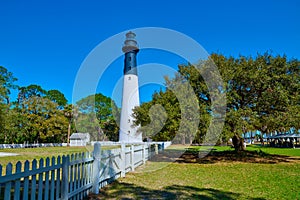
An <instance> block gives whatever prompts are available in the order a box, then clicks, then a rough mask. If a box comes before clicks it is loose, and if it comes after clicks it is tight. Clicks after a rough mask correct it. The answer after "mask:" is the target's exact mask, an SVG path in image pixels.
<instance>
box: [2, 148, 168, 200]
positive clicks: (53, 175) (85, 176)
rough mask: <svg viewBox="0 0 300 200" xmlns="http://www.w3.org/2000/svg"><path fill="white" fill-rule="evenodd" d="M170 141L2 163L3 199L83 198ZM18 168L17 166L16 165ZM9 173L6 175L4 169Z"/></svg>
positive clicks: (141, 162) (134, 166)
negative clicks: (13, 163)
mask: <svg viewBox="0 0 300 200" xmlns="http://www.w3.org/2000/svg"><path fill="white" fill-rule="evenodd" d="M165 145H166V146H168V145H169V143H166V144H165V143H164V142H160V143H155V144H151V143H144V144H124V143H122V144H121V145H120V147H119V148H113V149H110V150H101V144H100V143H95V144H94V151H93V153H92V154H90V153H77V154H72V155H67V156H62V157H60V156H58V157H52V158H46V159H40V160H39V162H38V161H37V160H33V161H31V163H30V162H29V161H26V162H25V163H24V164H22V163H21V162H18V163H17V164H16V165H15V166H13V165H12V164H11V163H9V164H7V165H6V167H5V169H4V168H3V167H2V166H1V165H0V200H1V199H5V200H8V199H15V200H19V199H25V200H27V199H31V200H36V199H37V200H41V199H45V200H48V199H51V200H54V199H64V200H65V199H83V198H84V197H86V196H88V194H89V193H91V192H92V193H95V194H98V192H99V189H100V188H102V187H103V186H105V185H107V184H109V183H110V182H112V181H114V180H115V179H117V178H119V177H124V176H125V174H126V173H127V172H130V171H134V170H135V168H136V167H138V166H140V165H142V164H144V163H145V162H146V161H147V160H148V159H149V158H150V157H151V156H152V155H154V154H155V153H157V152H159V151H163V150H164V147H165ZM13 168H14V169H13ZM3 170H4V171H5V175H4V176H2V171H3Z"/></svg>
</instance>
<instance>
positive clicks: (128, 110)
mask: <svg viewBox="0 0 300 200" xmlns="http://www.w3.org/2000/svg"><path fill="white" fill-rule="evenodd" d="M136 106H140V98H139V88H138V76H137V75H134V74H126V75H124V80H123V97H122V108H121V119H120V133H119V141H120V142H142V133H138V132H137V130H138V127H133V120H134V118H133V116H132V114H133V109H134V108H135V107H136Z"/></svg>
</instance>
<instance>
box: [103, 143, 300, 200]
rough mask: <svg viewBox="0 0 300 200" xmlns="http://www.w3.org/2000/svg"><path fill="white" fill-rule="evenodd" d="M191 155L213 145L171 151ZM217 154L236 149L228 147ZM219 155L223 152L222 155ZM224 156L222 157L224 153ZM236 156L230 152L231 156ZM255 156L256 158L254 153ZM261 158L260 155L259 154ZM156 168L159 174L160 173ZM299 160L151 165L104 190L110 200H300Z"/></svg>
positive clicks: (269, 150)
mask: <svg viewBox="0 0 300 200" xmlns="http://www.w3.org/2000/svg"><path fill="white" fill-rule="evenodd" d="M184 149H188V151H189V152H194V151H204V150H209V149H211V147H204V148H203V147H198V146H195V147H187V146H183V145H176V146H175V145H172V146H171V147H170V148H168V150H171V151H175V150H184ZM247 150H250V152H251V151H253V152H254V153H255V152H256V151H259V150H261V151H263V152H265V153H267V154H280V155H283V156H300V155H299V151H300V149H276V148H267V147H262V148H260V147H259V146H249V147H247ZM213 151H214V152H220V153H224V152H225V153H226V152H231V151H233V149H232V148H230V147H227V146H225V147H224V146H222V147H218V146H217V147H213ZM218 155H219V154H218ZM220 155H222V154H220ZM230 155H231V154H230ZM254 155H256V154H254ZM258 155H259V154H258ZM155 169H157V170H155ZM299 173H300V157H297V159H296V160H295V162H292V161H281V160H280V161H279V162H278V163H276V164H266V163H259V162H257V163H253V162H247V160H244V161H243V162H222V161H217V162H214V163H207V164H202V163H184V162H183V163H178V162H169V163H167V164H166V163H165V162H155V161H150V162H147V164H146V165H144V166H142V167H140V168H138V169H137V170H136V172H133V173H129V174H127V175H126V177H125V178H122V179H118V180H117V181H116V182H115V183H113V184H112V185H109V186H107V187H105V188H103V189H102V190H101V194H100V195H99V197H100V198H105V199H122V198H129V199H299V198H300V195H299V188H300V182H299Z"/></svg>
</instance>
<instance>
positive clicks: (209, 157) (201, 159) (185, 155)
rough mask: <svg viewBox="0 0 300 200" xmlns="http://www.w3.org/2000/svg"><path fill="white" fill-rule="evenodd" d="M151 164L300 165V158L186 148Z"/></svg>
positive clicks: (174, 151)
mask: <svg viewBox="0 0 300 200" xmlns="http://www.w3.org/2000/svg"><path fill="white" fill-rule="evenodd" d="M150 161H153V162H177V163H200V164H214V163H219V162H245V163H260V164H276V163H300V157H291V156H284V155H273V154H268V153H265V152H263V151H261V150H257V151H247V150H246V151H242V152H235V151H234V150H226V151H216V149H214V148H211V149H208V150H207V149H206V150H198V149H194V148H187V149H186V150H185V151H183V150H174V149H172V150H168V149H167V150H165V151H164V152H163V153H160V154H158V155H155V156H154V157H153V158H151V159H150Z"/></svg>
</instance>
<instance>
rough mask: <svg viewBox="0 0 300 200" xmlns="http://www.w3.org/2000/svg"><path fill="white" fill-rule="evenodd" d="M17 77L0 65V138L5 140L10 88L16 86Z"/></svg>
mask: <svg viewBox="0 0 300 200" xmlns="http://www.w3.org/2000/svg"><path fill="white" fill-rule="evenodd" d="M16 80H17V79H16V78H15V77H14V76H13V74H12V73H11V72H9V71H8V70H7V69H6V68H4V67H2V66H0V140H1V141H3V142H7V138H8V137H7V136H9V135H8V134H7V132H6V129H5V127H6V124H7V115H8V113H9V107H10V99H9V95H10V93H11V90H12V89H16V88H17V87H18V86H17V85H15V84H14V82H15V81H16Z"/></svg>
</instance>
